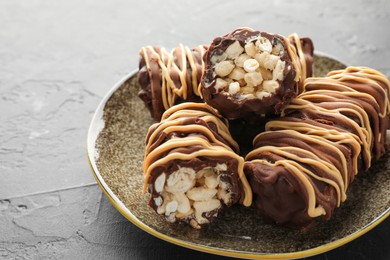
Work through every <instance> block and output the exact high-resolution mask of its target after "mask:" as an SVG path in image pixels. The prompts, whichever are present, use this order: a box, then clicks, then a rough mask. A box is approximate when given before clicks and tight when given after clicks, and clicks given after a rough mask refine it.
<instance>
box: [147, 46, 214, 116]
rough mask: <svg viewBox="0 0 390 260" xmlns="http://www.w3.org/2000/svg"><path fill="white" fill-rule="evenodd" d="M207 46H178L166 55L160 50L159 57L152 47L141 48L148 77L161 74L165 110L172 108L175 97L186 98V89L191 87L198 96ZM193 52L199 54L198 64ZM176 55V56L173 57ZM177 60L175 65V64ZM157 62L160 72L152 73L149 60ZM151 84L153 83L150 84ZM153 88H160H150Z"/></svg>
mask: <svg viewBox="0 0 390 260" xmlns="http://www.w3.org/2000/svg"><path fill="white" fill-rule="evenodd" d="M207 48H208V46H207V45H199V46H198V47H196V48H194V49H192V50H191V49H189V48H188V47H187V46H183V44H180V45H179V46H178V47H176V48H175V49H173V50H172V51H171V52H170V53H168V52H167V51H166V50H165V49H161V55H159V53H158V52H157V51H156V50H155V49H154V48H153V47H152V46H146V47H143V48H141V50H140V55H141V56H143V57H144V59H145V61H146V68H147V69H148V71H149V74H150V75H153V74H154V73H157V75H160V73H161V92H162V102H163V105H164V108H165V109H168V108H170V107H172V106H173V105H174V104H175V100H176V98H177V97H180V98H182V99H184V100H186V99H187V98H188V88H191V87H192V90H193V93H194V94H195V95H197V96H200V91H199V89H200V80H198V78H199V79H200V76H201V75H200V74H199V73H202V71H203V68H204V62H203V59H202V57H203V54H204V53H205V51H206V50H207ZM194 52H197V53H199V56H200V57H199V58H200V62H201V63H200V64H199V61H198V60H197V59H196V57H195V54H194ZM175 54H176V55H175ZM175 58H176V59H177V63H178V64H177V63H176V62H175ZM151 59H153V60H155V61H157V63H158V65H159V67H160V70H161V72H160V71H152V69H151V66H150V60H151ZM188 67H189V68H190V70H191V75H188ZM173 75H177V76H178V77H179V80H180V86H179V87H177V86H176V84H175V82H174V80H173V79H172V76H173ZM189 76H191V84H190V85H187V78H188V77H189ZM151 84H153V82H151ZM153 88H160V86H152V89H153Z"/></svg>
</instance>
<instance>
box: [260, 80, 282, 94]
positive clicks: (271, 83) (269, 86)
mask: <svg viewBox="0 0 390 260" xmlns="http://www.w3.org/2000/svg"><path fill="white" fill-rule="evenodd" d="M278 87H279V83H278V82H277V81H275V80H265V81H263V90H264V91H266V92H268V93H274V92H275V90H276V89H277V88H278Z"/></svg>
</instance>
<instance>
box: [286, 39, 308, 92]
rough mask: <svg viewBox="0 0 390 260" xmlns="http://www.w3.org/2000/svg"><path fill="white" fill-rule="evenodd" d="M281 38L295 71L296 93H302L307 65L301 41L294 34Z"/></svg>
mask: <svg viewBox="0 0 390 260" xmlns="http://www.w3.org/2000/svg"><path fill="white" fill-rule="evenodd" d="M283 38H284V43H285V44H286V46H287V51H288V54H289V56H290V58H291V61H292V63H293V66H294V68H295V71H296V75H295V78H294V80H295V81H297V82H298V86H299V88H298V89H296V92H297V93H300V92H302V87H303V82H304V81H305V79H306V78H307V64H306V59H305V54H304V53H303V49H302V44H301V40H300V38H299V36H298V34H296V33H293V34H291V35H289V36H288V37H287V38H286V37H283ZM291 42H294V44H291Z"/></svg>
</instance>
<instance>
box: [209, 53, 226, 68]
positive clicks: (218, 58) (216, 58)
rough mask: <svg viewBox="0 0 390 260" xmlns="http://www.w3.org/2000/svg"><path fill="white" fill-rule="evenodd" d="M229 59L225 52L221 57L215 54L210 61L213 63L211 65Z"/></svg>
mask: <svg viewBox="0 0 390 260" xmlns="http://www.w3.org/2000/svg"><path fill="white" fill-rule="evenodd" d="M226 58H227V54H226V53H225V52H223V53H222V54H220V55H216V54H214V55H213V56H212V57H211V58H210V61H211V64H213V65H214V64H216V63H218V62H221V61H224V60H226Z"/></svg>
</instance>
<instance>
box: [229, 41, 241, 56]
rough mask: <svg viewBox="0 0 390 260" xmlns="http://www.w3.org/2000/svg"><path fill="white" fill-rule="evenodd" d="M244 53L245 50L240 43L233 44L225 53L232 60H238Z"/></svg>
mask: <svg viewBox="0 0 390 260" xmlns="http://www.w3.org/2000/svg"><path fill="white" fill-rule="evenodd" d="M243 52H244V48H242V47H241V45H240V43H239V42H238V41H235V42H234V43H233V44H231V45H230V46H229V47H228V48H227V49H226V51H225V53H226V54H227V56H228V58H230V59H235V58H237V57H238V56H239V55H240V54H241V53H243Z"/></svg>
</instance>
